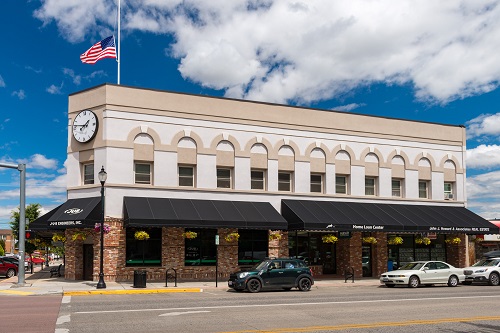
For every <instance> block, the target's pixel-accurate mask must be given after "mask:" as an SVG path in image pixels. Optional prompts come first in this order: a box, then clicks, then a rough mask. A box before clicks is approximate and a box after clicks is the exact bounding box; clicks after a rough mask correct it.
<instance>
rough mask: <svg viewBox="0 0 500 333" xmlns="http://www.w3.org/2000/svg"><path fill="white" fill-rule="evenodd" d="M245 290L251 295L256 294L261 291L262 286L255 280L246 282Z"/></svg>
mask: <svg viewBox="0 0 500 333" xmlns="http://www.w3.org/2000/svg"><path fill="white" fill-rule="evenodd" d="M247 289H248V291H249V292H251V293H258V292H259V291H260V290H261V289H262V284H261V283H260V281H259V280H257V279H251V280H249V281H248V282H247Z"/></svg>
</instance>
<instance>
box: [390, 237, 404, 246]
mask: <svg viewBox="0 0 500 333" xmlns="http://www.w3.org/2000/svg"><path fill="white" fill-rule="evenodd" d="M387 244H389V245H401V244H403V238H401V237H399V236H396V237H391V238H389V240H388V241H387Z"/></svg>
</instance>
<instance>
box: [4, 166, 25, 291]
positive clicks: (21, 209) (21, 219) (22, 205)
mask: <svg viewBox="0 0 500 333" xmlns="http://www.w3.org/2000/svg"><path fill="white" fill-rule="evenodd" d="M0 167H3V168H10V169H17V170H18V171H19V172H20V178H21V181H20V183H21V184H20V189H19V192H20V193H19V194H20V199H19V201H20V204H19V238H18V240H19V265H18V266H19V271H18V273H17V284H18V285H24V282H25V280H24V278H25V274H24V251H25V243H24V242H25V237H26V164H18V165H16V164H9V163H0Z"/></svg>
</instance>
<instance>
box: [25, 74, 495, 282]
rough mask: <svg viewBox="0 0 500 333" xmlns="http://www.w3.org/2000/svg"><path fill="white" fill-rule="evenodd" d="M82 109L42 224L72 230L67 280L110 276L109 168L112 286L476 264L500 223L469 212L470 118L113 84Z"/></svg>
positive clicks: (85, 96) (77, 109)
mask: <svg viewBox="0 0 500 333" xmlns="http://www.w3.org/2000/svg"><path fill="white" fill-rule="evenodd" d="M68 117H69V119H68V148H67V154H68V156H67V172H68V175H67V180H68V185H67V186H68V201H67V202H66V203H64V204H63V205H61V206H60V207H57V208H56V209H54V210H53V211H51V212H49V213H48V214H46V215H44V216H42V217H41V218H39V219H38V220H37V221H35V222H32V223H31V228H32V229H36V228H37V229H45V230H48V231H49V232H48V234H50V233H51V232H54V231H57V230H59V231H60V232H64V233H65V236H66V239H67V241H66V243H65V248H66V252H65V253H66V267H65V276H66V278H67V279H89V280H96V279H97V276H98V272H99V255H100V252H99V249H100V245H99V239H100V238H99V235H98V233H95V232H94V231H93V230H94V225H95V223H97V222H100V221H101V199H100V198H101V197H100V190H101V184H100V182H99V179H98V173H99V171H100V170H101V168H102V167H104V169H105V171H106V172H107V180H106V183H105V216H106V224H108V225H109V226H110V231H109V233H107V234H106V235H105V241H104V247H105V258H104V259H105V263H104V266H105V269H104V270H105V272H104V273H105V279H106V280H120V281H123V280H131V279H132V278H133V275H134V270H136V269H138V268H141V269H144V270H146V271H147V276H148V279H162V280H164V279H165V272H166V270H167V269H169V268H175V269H176V270H177V272H178V274H179V277H180V278H184V279H201V278H214V277H215V265H216V264H217V265H218V273H219V277H221V278H223V277H227V276H228V275H229V273H231V272H233V271H235V270H237V269H239V268H241V267H244V266H247V265H251V264H253V263H255V262H257V261H259V260H260V259H262V258H264V257H266V256H294V257H300V258H303V259H304V260H306V261H307V263H308V264H309V265H310V266H311V267H312V268H313V270H314V271H315V273H316V274H342V273H343V272H344V270H345V269H347V268H350V267H353V268H354V271H355V275H356V276H357V277H361V276H378V275H379V274H380V273H382V272H384V271H386V270H387V269H388V268H391V267H392V268H393V267H397V266H400V265H402V264H404V263H406V262H408V261H411V260H430V259H433V260H443V261H447V262H449V263H451V264H453V265H456V266H464V265H465V264H466V263H467V260H468V259H467V258H468V256H469V253H468V252H469V251H468V249H469V237H468V235H475V234H485V233H498V227H496V226H495V225H493V224H491V223H490V222H488V221H486V220H484V219H483V218H481V217H479V216H478V215H476V214H474V213H472V212H471V211H469V210H467V209H466V208H465V207H466V192H465V164H464V160H465V149H466V148H465V147H466V144H465V140H466V135H465V128H464V127H463V126H452V125H443V124H436V123H426V122H417V121H408V120H402V119H391V118H384V117H374V116H366V115H359V114H353V113H347V112H336V111H328V110H317V109H310V108H303V107H292V106H286V105H277V104H270V103H259V102H252V101H244V100H234V99H225V98H214V97H207V96H197V95H189V94H180V93H173V92H166V91H157V90H149V89H141V88H133V87H126V86H117V85H110V84H105V85H100V86H97V87H94V88H91V89H87V90H84V91H81V92H78V93H75V94H72V95H70V96H69V109H68ZM82 231H83V232H84V233H86V234H87V237H85V235H84V237H81V232H82ZM140 231H144V232H146V233H147V234H148V236H149V239H148V240H141V239H138V238H137V237H136V233H137V232H140ZM142 234H143V235H144V233H142ZM236 234H237V235H236ZM238 236H239V238H238ZM325 236H326V237H325ZM396 237H398V238H396ZM216 239H218V242H219V243H218V244H217V243H216ZM328 240H330V241H333V242H328ZM401 242H402V243H401ZM429 242H430V243H429Z"/></svg>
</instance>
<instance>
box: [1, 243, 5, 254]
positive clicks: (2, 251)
mask: <svg viewBox="0 0 500 333" xmlns="http://www.w3.org/2000/svg"><path fill="white" fill-rule="evenodd" d="M4 255H5V250H4V249H3V246H2V245H0V256H4Z"/></svg>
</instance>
